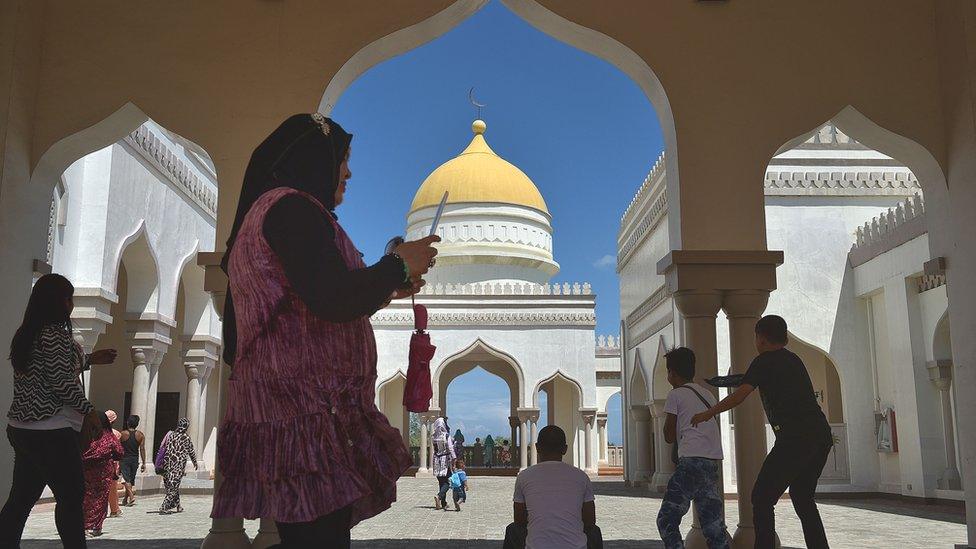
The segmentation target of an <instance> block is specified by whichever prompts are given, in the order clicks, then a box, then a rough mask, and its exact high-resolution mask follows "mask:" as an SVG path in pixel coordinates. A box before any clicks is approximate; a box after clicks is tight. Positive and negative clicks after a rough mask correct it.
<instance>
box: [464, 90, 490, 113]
mask: <svg viewBox="0 0 976 549" xmlns="http://www.w3.org/2000/svg"><path fill="white" fill-rule="evenodd" d="M468 101H471V104H472V105H474V106H475V108H477V109H478V120H481V109H483V108H484V107H487V106H488V105H487V104H484V103H478V100H477V99H475V98H474V86H472V87H471V89H470V90H468Z"/></svg>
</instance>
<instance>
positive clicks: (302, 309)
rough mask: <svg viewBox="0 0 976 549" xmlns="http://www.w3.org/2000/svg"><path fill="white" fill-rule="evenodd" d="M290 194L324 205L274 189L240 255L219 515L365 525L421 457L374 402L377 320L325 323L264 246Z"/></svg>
mask: <svg viewBox="0 0 976 549" xmlns="http://www.w3.org/2000/svg"><path fill="white" fill-rule="evenodd" d="M288 195H299V196H303V197H305V198H307V199H308V200H310V201H311V202H313V203H314V204H315V205H316V206H318V207H319V208H322V206H321V204H319V202H318V201H316V200H315V199H314V198H312V197H311V196H310V195H308V194H305V193H303V192H301V191H297V190H295V189H291V188H277V189H273V190H271V191H268V192H266V193H265V194H264V195H262V196H261V198H259V199H258V200H257V201H256V202H255V203H254V205H253V206H252V207H251V210H250V211H249V212H248V213H247V216H246V217H245V218H244V222H243V225H242V226H241V229H240V232H239V233H238V236H237V239H236V242H235V244H234V247H233V249H232V252H231V256H230V262H229V268H228V270H229V272H230V289H231V292H232V294H233V296H234V306H235V311H236V313H237V330H238V344H237V359H236V361H235V364H234V367H233V373H232V374H231V377H230V381H229V382H228V385H227V411H226V416H225V417H224V420H223V422H222V423H221V425H220V430H219V432H218V437H217V461H218V467H219V468H220V470H221V472H222V473H223V476H224V479H223V483H222V484H221V485H220V487H219V488H218V489H217V493H216V495H215V496H214V506H213V513H212V515H211V516H213V517H214V518H222V517H244V518H249V519H254V518H260V517H267V518H272V519H274V520H276V521H279V522H307V521H311V520H314V519H316V518H318V517H320V516H323V515H327V514H329V513H331V512H333V511H336V510H338V509H341V508H343V507H346V506H348V505H352V506H353V509H352V524H353V525H355V524H357V523H358V522H359V521H361V520H363V519H367V518H369V517H372V516H374V515H376V514H378V513H381V512H382V511H384V510H385V509H387V508H389V506H390V504H391V503H392V502H393V501H394V500H396V480H397V478H399V476H400V475H401V474H402V473H403V472H404V471H406V470H407V468H408V467H409V466H410V455H409V453H408V451H407V449H406V448H405V447H404V445H403V441H402V438H401V437H400V433H399V432H398V431H397V430H396V429H394V428H393V427H391V426H390V423H389V422H388V421H387V419H386V416H384V415H383V414H382V413H380V411H379V410H377V408H376V405H375V404H374V385H375V382H376V341H375V339H374V338H373V327H372V325H371V324H370V322H369V318H367V317H362V318H359V319H356V320H353V321H350V322H338V323H337V322H328V321H326V320H323V319H321V318H319V317H316V316H315V315H313V314H312V313H311V312H310V311H309V310H308V308H307V307H306V306H305V304H304V303H303V302H302V301H301V299H300V298H299V297H298V295H297V294H296V293H295V291H294V290H293V289H292V288H291V286H290V284H289V282H288V279H287V277H286V276H285V273H284V270H283V269H282V266H281V264H280V262H279V261H278V258H277V256H276V255H275V254H274V252H273V251H272V250H271V248H270V246H269V245H268V243H267V241H266V240H265V238H264V234H263V230H262V227H263V225H264V219H265V216H266V215H267V213H268V210H270V209H271V207H272V206H273V205H274V204H275V203H276V202H277V201H278V200H280V199H281V198H283V197H285V196H288ZM323 212H324V208H323ZM326 218H328V219H329V220H330V221H331V222H332V223H333V225H334V227H335V233H336V245H337V247H338V248H339V250H340V252H341V254H342V257H343V259H344V260H345V262H346V265H347V267H348V268H350V269H361V268H364V267H365V264H364V263H363V261H362V256H361V254H360V253H359V251H358V250H357V249H356V247H355V246H353V244H352V241H350V239H349V237H348V236H347V235H346V233H345V231H343V229H342V227H340V226H339V224H338V222H336V221H335V220H334V219H333V218H332V216H331V215H326ZM296 238H301V236H300V235H296ZM323 283H327V281H323Z"/></svg>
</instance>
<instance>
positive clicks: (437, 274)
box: [372, 120, 620, 475]
mask: <svg viewBox="0 0 976 549" xmlns="http://www.w3.org/2000/svg"><path fill="white" fill-rule="evenodd" d="M486 128H487V127H486V125H485V123H484V122H483V121H481V120H476V121H475V122H474V123H473V124H472V131H473V132H474V137H473V138H472V139H471V143H470V144H469V145H468V146H467V148H465V149H464V150H463V151H462V152H461V154H459V155H458V156H457V157H455V158H452V159H451V160H448V161H447V162H445V163H444V164H442V165H441V166H440V167H438V168H437V169H436V170H434V171H433V172H432V173H431V174H430V175H429V176H428V177H427V179H426V180H424V182H423V184H421V186H420V188H419V189H418V190H417V194H416V196H415V198H414V200H413V204H412V205H411V208H410V212H409V214H408V215H407V227H406V235H407V239H408V240H409V239H417V238H421V237H423V236H426V235H427V233H428V231H429V230H430V226H431V223H432V221H433V218H434V214H435V211H436V210H437V206H438V204H439V203H440V201H441V198H442V196H443V194H444V192H445V191H446V192H448V193H449V200H448V203H447V206H446V208H445V210H444V214H443V216H442V218H441V222H440V226H439V228H438V234H439V235H440V237H441V239H442V240H441V242H440V244H438V250H439V255H438V258H437V265H436V267H435V268H433V269H432V270H431V272H430V274H429V275H428V276H427V277H426V279H427V282H428V284H427V286H426V287H425V288H424V290H423V292H422V293H421V294H420V295H419V296H418V297H417V302H418V303H422V304H424V305H425V306H426V307H427V309H428V312H429V322H430V331H431V333H432V340H433V343H434V344H435V345H436V346H437V354H436V355H435V357H434V360H433V361H432V363H431V374H432V385H433V389H434V396H433V401H432V403H431V408H430V412H429V413H427V414H424V415H423V416H422V418H421V440H426V439H427V434H428V426H429V424H430V423H431V422H432V421H433V420H434V419H435V418H436V417H437V416H439V415H448V416H449V415H450V413H451V412H452V411H453V410H452V409H451V405H450V404H451V403H450V402H448V400H447V387H448V385H449V384H450V383H451V381H452V380H454V379H455V378H457V377H458V376H460V375H463V374H465V373H466V372H469V371H470V370H472V369H473V368H475V367H479V366H480V367H481V368H483V369H485V370H486V371H488V372H490V373H492V374H494V375H496V376H498V377H500V378H501V379H503V380H504V381H505V383H506V384H507V385H508V388H509V390H510V395H511V400H510V402H511V406H510V417H509V419H510V425H511V428H512V439H511V440H512V441H518V443H517V444H513V451H512V454H513V461H514V462H515V463H514V464H515V465H517V466H519V467H520V468H524V467H526V466H528V465H531V464H533V463H535V462H536V454H535V452H534V451H533V450H534V449H533V446H532V444H531V441H533V440H535V438H536V434H537V432H538V429H539V428H540V426H539V425H538V422H539V417H540V413H541V408H540V398H539V395H540V392H544V393H545V395H546V399H545V403H546V406H547V410H546V417H547V418H548V421H549V423H551V424H555V425H559V426H560V427H562V428H563V429H564V430H565V431H566V434H567V438H568V442H569V447H570V451H569V452H567V455H566V457H565V460H566V462H568V463H572V464H575V465H577V466H578V467H580V468H583V469H584V470H586V471H587V472H589V473H594V474H595V473H596V472H597V469H598V466H599V465H600V464H604V463H605V462H606V461H607V446H606V442H607V437H606V421H607V419H606V418H607V416H606V405H607V401H608V400H609V398H610V397H611V396H612V395H613V394H614V393H615V392H617V391H619V386H620V381H619V380H620V366H619V351H618V350H617V348H616V338H614V337H610V338H606V337H602V338H597V337H596V335H595V333H594V330H595V328H596V314H595V311H594V307H595V304H596V296H595V295H594V294H593V292H592V289H591V287H590V285H589V284H588V283H585V282H584V283H580V282H556V281H554V280H553V278H554V277H555V276H556V275H557V274H558V273H559V264H558V263H557V262H556V261H555V259H554V257H553V229H552V216H551V214H550V212H549V209H548V208H547V206H546V202H545V199H544V198H543V197H542V195H541V194H540V193H539V190H538V188H536V186H535V184H534V183H533V182H532V180H531V179H529V177H528V176H527V175H526V174H525V173H523V172H522V170H520V169H519V168H518V167H516V166H514V165H512V164H511V163H509V162H507V161H505V160H504V159H503V158H501V157H500V156H498V155H497V154H496V153H495V152H494V151H493V150H492V149H491V148H490V147H489V146H488V143H487V142H486V141H485V136H484V134H485V131H486ZM372 322H373V326H374V328H375V331H376V340H377V346H378V349H379V366H378V369H379V372H378V373H379V376H378V381H377V390H376V393H377V401H378V403H379V405H380V409H381V410H382V411H383V412H384V413H385V414H386V415H387V416H388V417H389V418H390V421H391V423H392V424H393V425H394V426H397V427H399V428H400V429H401V433H403V435H404V439H405V440H407V437H408V430H409V425H408V422H409V418H408V415H407V414H406V413H405V409H404V407H403V405H402V398H403V388H404V383H405V373H406V367H407V350H408V346H409V340H410V334H411V332H412V330H413V313H412V311H411V304H410V301H409V300H403V301H400V302H395V303H393V304H392V305H391V306H390V307H388V308H386V309H384V310H382V311H380V312H378V313H376V314H375V315H374V316H373V318H372ZM516 449H517V450H516ZM419 454H420V456H419V471H418V474H421V475H423V474H425V473H427V472H428V467H429V457H430V452H429V451H428V449H427V448H426V447H423V448H420V449H419Z"/></svg>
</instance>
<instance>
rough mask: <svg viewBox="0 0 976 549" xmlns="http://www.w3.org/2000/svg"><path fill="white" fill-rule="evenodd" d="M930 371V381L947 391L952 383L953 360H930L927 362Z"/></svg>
mask: <svg viewBox="0 0 976 549" xmlns="http://www.w3.org/2000/svg"><path fill="white" fill-rule="evenodd" d="M925 366H926V368H928V371H929V381H931V382H932V383H934V384H935V386H936V387H938V388H939V389H940V390H943V391H947V390H948V389H949V386H950V385H952V361H951V360H945V359H942V360H930V361H929V362H927V363H926V364H925Z"/></svg>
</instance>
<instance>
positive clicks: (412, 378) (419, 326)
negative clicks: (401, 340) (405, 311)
mask: <svg viewBox="0 0 976 549" xmlns="http://www.w3.org/2000/svg"><path fill="white" fill-rule="evenodd" d="M413 327H414V329H415V331H414V333H413V334H412V335H411V336H410V354H409V364H408V366H407V384H406V387H404V389H403V405H404V406H406V407H407V410H409V411H411V412H426V411H427V410H429V409H430V399H431V397H433V396H434V390H433V388H432V387H431V385H430V359H432V358H434V351H436V350H437V347H435V346H433V345H431V344H430V334H428V333H427V332H426V331H425V330H426V329H427V307H424V306H423V305H414V306H413Z"/></svg>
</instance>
